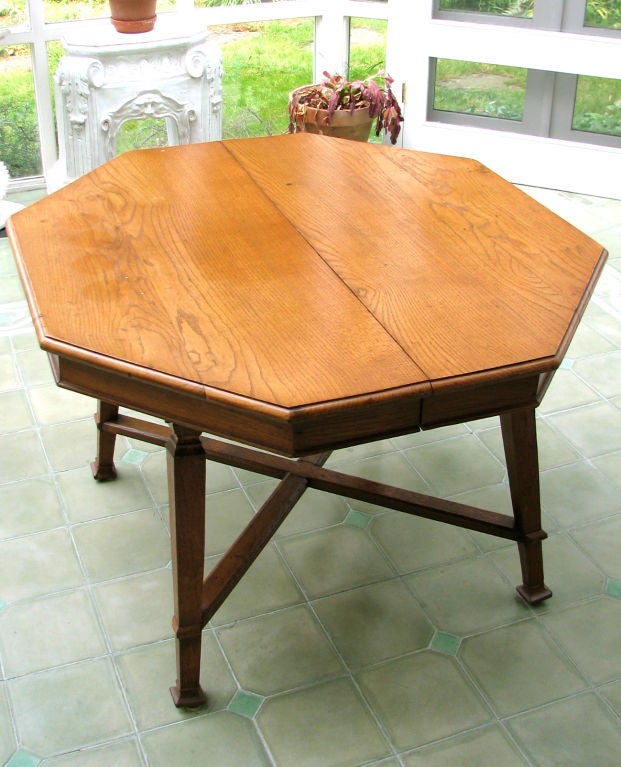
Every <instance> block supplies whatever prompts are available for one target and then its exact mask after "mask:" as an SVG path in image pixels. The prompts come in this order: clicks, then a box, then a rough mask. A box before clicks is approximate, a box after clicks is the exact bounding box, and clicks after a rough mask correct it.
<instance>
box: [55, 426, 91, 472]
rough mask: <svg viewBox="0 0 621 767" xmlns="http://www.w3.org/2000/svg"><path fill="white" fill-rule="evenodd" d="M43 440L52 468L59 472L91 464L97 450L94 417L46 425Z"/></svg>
mask: <svg viewBox="0 0 621 767" xmlns="http://www.w3.org/2000/svg"><path fill="white" fill-rule="evenodd" d="M41 440H42V441H43V445H44V447H45V452H46V455H47V457H48V460H49V462H50V464H51V466H52V469H53V470H54V471H58V472H62V471H67V470H68V469H77V468H83V467H86V466H89V464H90V462H91V461H92V460H93V458H94V457H95V453H96V450H97V443H96V428H95V424H94V422H93V419H92V418H84V419H82V420H80V421H69V422H67V423H59V424H53V425H52V426H44V427H43V428H42V429H41Z"/></svg>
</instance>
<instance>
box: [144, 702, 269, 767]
mask: <svg viewBox="0 0 621 767" xmlns="http://www.w3.org/2000/svg"><path fill="white" fill-rule="evenodd" d="M142 742H143V744H144V748H145V751H146V752H147V757H148V759H149V767H170V766H171V765H173V764H178V765H188V767H190V765H199V764H200V765H201V767H240V765H244V767H269V765H270V761H269V759H268V757H267V755H266V753H265V749H264V748H263V745H262V743H261V741H260V739H259V737H258V735H257V733H256V730H255V728H254V725H253V723H252V722H251V721H250V720H248V719H245V718H244V717H242V716H238V715H237V714H230V713H228V712H221V713H216V714H212V715H211V716H207V717H199V718H195V719H190V720H189V721H185V722H181V723H179V724H174V725H172V726H170V727H164V728H160V729H158V730H151V731H150V732H148V733H146V734H145V735H143V736H142Z"/></svg>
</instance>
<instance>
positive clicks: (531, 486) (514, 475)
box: [500, 408, 552, 604]
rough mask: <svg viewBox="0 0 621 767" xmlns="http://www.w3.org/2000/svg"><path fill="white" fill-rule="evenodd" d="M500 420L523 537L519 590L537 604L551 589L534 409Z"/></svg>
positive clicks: (517, 515) (506, 414)
mask: <svg viewBox="0 0 621 767" xmlns="http://www.w3.org/2000/svg"><path fill="white" fill-rule="evenodd" d="M500 423H501V426H502V437H503V442H504V448H505V456H506V459H507V472H508V475H509V486H510V488H511V501H512V505H513V516H514V518H515V527H516V531H517V532H518V533H519V534H520V538H521V540H520V539H518V550H519V553H520V564H521V567H522V581H523V582H522V584H521V585H520V586H517V592H518V594H520V596H521V597H522V598H523V599H524V600H526V602H528V604H537V603H538V602H541V601H543V600H544V599H548V597H551V596H552V592H551V591H550V589H549V588H548V587H547V586H546V584H545V583H544V580H543V552H542V548H541V541H542V540H543V539H544V538H545V537H546V533H545V532H544V531H543V530H542V529H541V506H540V499H539V498H540V497H539V460H538V456H537V430H536V423H535V411H534V409H532V408H525V409H524V410H515V411H513V412H511V413H505V414H504V415H502V416H501V417H500Z"/></svg>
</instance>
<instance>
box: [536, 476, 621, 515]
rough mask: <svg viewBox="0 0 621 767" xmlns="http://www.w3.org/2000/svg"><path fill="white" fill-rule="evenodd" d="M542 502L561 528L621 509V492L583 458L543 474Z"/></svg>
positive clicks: (543, 506)
mask: <svg viewBox="0 0 621 767" xmlns="http://www.w3.org/2000/svg"><path fill="white" fill-rule="evenodd" d="M541 505H542V508H543V509H544V510H545V511H546V512H548V513H549V514H551V515H552V516H553V517H554V519H555V520H556V521H557V522H558V524H559V525H560V527H561V529H562V528H566V527H568V526H572V525H579V524H584V523H585V522H587V521H592V520H595V519H602V518H604V517H609V516H610V515H611V514H615V513H617V512H619V511H621V496H619V494H618V493H617V492H616V490H614V489H613V488H611V487H610V485H609V484H607V483H605V482H603V481H602V475H601V474H600V472H599V471H597V469H595V467H594V466H592V465H591V464H590V463H589V462H587V461H580V462H578V463H572V464H569V465H567V466H561V467H560V468H558V469H552V470H551V471H546V472H544V473H543V474H542V475H541Z"/></svg>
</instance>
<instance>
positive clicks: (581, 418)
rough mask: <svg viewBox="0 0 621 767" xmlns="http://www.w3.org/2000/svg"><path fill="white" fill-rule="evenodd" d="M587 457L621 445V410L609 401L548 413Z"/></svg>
mask: <svg viewBox="0 0 621 767" xmlns="http://www.w3.org/2000/svg"><path fill="white" fill-rule="evenodd" d="M548 420H549V422H550V423H551V424H552V425H553V426H554V427H555V428H556V429H558V430H559V431H560V432H561V433H562V434H564V435H565V436H566V437H567V439H568V440H569V441H570V442H571V443H572V444H573V445H574V446H575V447H577V448H578V450H580V452H581V453H582V455H584V456H585V457H587V458H594V457H596V456H598V455H603V454H604V453H610V452H612V451H613V450H620V449H621V412H619V411H618V410H617V409H616V408H614V407H613V406H611V405H609V404H608V403H605V402H600V403H597V404H595V405H586V406H584V407H579V408H575V409H574V410H569V411H567V412H565V413H557V414H555V415H551V416H548Z"/></svg>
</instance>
